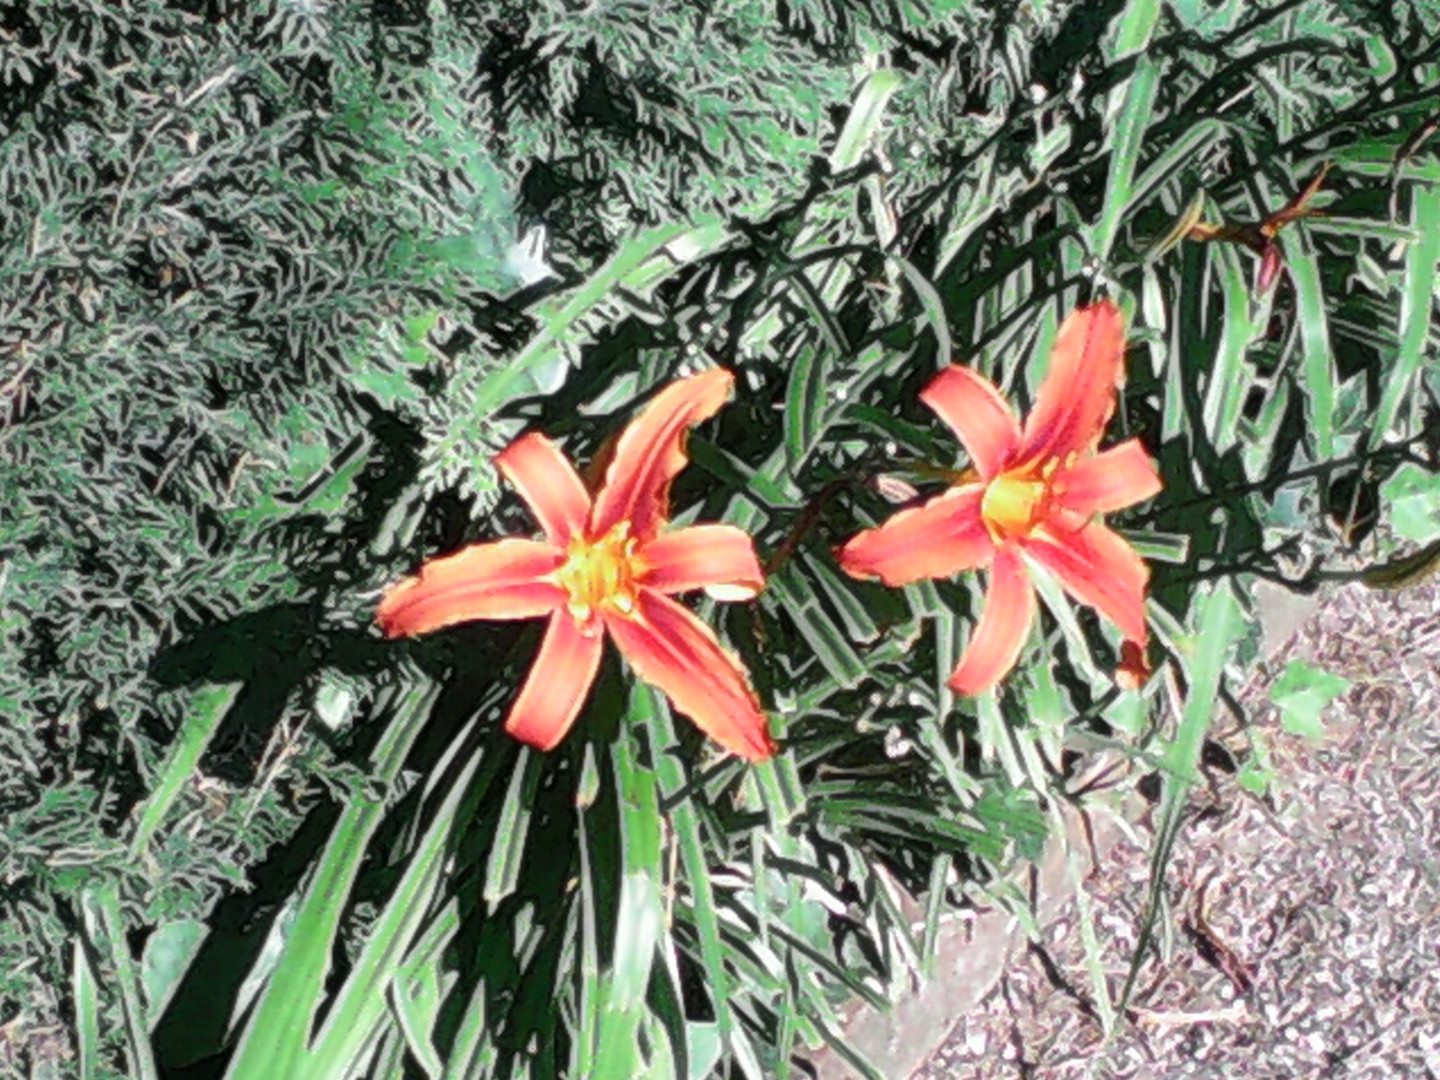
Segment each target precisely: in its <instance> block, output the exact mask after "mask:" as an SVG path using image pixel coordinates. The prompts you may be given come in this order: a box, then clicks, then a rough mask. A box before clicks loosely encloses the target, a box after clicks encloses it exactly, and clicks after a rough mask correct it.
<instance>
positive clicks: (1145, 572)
mask: <svg viewBox="0 0 1440 1080" xmlns="http://www.w3.org/2000/svg"><path fill="white" fill-rule="evenodd" d="M1020 543H1021V544H1022V545H1023V546H1024V548H1025V551H1026V552H1027V553H1028V554H1029V555H1030V556H1031V557H1032V558H1034V559H1035V561H1036V562H1039V563H1040V564H1041V565H1043V566H1045V567H1048V568H1049V569H1050V571H1051V572H1052V573H1054V574H1055V576H1056V577H1058V578H1059V579H1060V584H1062V585H1064V586H1065V589H1066V591H1067V592H1069V593H1070V595H1071V596H1073V597H1075V599H1077V600H1079V601H1080V602H1081V603H1082V604H1086V605H1088V606H1090V607H1092V608H1094V609H1095V610H1096V611H1098V612H1100V614H1102V615H1104V616H1105V617H1106V618H1107V619H1109V620H1110V621H1111V622H1113V623H1114V624H1115V625H1116V626H1118V627H1119V628H1120V633H1121V634H1123V635H1124V636H1125V637H1127V638H1129V639H1131V640H1132V641H1135V642H1136V643H1138V644H1140V645H1144V644H1145V641H1146V638H1147V635H1146V626H1145V583H1146V582H1147V581H1148V580H1149V578H1150V571H1149V569H1148V568H1147V567H1146V565H1145V560H1144V559H1142V558H1140V555H1139V553H1138V552H1136V550H1135V549H1134V548H1132V547H1131V546H1130V545H1129V544H1127V543H1126V542H1125V540H1124V539H1123V538H1122V537H1121V536H1120V535H1119V534H1118V533H1115V532H1112V531H1111V530H1110V529H1108V528H1106V527H1105V526H1104V525H1102V524H1101V523H1100V522H1098V521H1086V519H1085V518H1083V517H1081V516H1080V515H1078V514H1072V513H1070V512H1068V511H1064V510H1061V511H1056V512H1055V513H1054V514H1053V515H1052V517H1051V520H1050V522H1048V523H1047V526H1046V528H1045V531H1043V532H1039V531H1037V532H1035V533H1032V534H1031V535H1030V536H1028V537H1026V538H1025V539H1024V540H1022V541H1020Z"/></svg>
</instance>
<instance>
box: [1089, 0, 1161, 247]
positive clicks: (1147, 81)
mask: <svg viewBox="0 0 1440 1080" xmlns="http://www.w3.org/2000/svg"><path fill="white" fill-rule="evenodd" d="M1140 2H1141V3H1146V2H1153V0H1140ZM1136 6H1137V5H1136V4H1131V5H1130V9H1127V13H1126V14H1127V16H1128V14H1129V11H1130V10H1131V9H1134V8H1136ZM1122 17H1123V16H1122ZM1138 21H1139V20H1138V17H1137V25H1138ZM1130 36H1131V37H1133V36H1134V35H1133V34H1132V35H1130ZM1159 82H1160V68H1159V65H1158V64H1156V63H1155V61H1153V60H1151V59H1150V58H1148V57H1141V59H1140V60H1138V61H1136V64H1135V70H1134V73H1133V74H1131V76H1130V78H1129V79H1127V80H1126V82H1125V85H1124V90H1123V91H1120V93H1121V94H1122V96H1121V100H1120V108H1119V110H1118V111H1117V112H1116V114H1115V121H1114V123H1113V124H1112V125H1110V131H1109V133H1108V135H1109V139H1108V143H1109V145H1110V146H1112V147H1113V149H1112V150H1111V153H1110V171H1109V175H1108V176H1107V177H1106V180H1105V202H1104V204H1103V206H1102V207H1101V210H1100V218H1099V220H1098V221H1097V222H1096V224H1095V227H1094V228H1093V229H1092V230H1091V231H1090V250H1091V252H1092V253H1093V254H1094V255H1095V257H1096V258H1098V259H1100V260H1101V261H1102V262H1104V261H1106V260H1108V259H1109V257H1110V249H1111V248H1112V247H1113V246H1114V244H1115V238H1116V236H1117V235H1119V232H1120V222H1121V221H1122V220H1123V218H1124V216H1125V211H1126V209H1127V208H1128V207H1129V205H1130V203H1131V200H1132V199H1133V197H1134V193H1135V188H1134V178H1135V167H1136V165H1137V164H1138V162H1139V160H1140V151H1141V148H1142V147H1143V146H1144V144H1145V131H1146V129H1147V128H1148V127H1149V125H1150V118H1151V116H1152V115H1153V114H1154V109H1155V91H1156V89H1157V87H1158V86H1159Z"/></svg>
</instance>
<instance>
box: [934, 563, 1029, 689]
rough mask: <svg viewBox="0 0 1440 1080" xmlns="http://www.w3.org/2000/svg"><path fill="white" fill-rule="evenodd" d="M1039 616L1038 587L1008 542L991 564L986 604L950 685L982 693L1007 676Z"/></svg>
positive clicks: (952, 673) (951, 675)
mask: <svg viewBox="0 0 1440 1080" xmlns="http://www.w3.org/2000/svg"><path fill="white" fill-rule="evenodd" d="M1034 617H1035V589H1034V587H1033V586H1032V585H1031V584H1030V579H1029V577H1027V576H1026V573H1025V564H1024V562H1023V560H1022V559H1021V558H1020V555H1019V553H1018V552H1017V551H1016V550H1015V549H1014V548H1013V547H1011V546H1009V545H1006V546H1004V547H1002V548H1000V549H999V550H998V551H997V552H995V559H994V561H993V562H992V563H991V564H990V584H989V587H988V588H987V589H986V591H985V608H984V610H983V611H982V612H981V613H980V621H979V622H978V623H977V624H976V626H975V633H974V634H973V635H971V637H970V642H969V644H968V645H966V647H965V652H964V655H962V656H961V657H960V662H959V663H958V664H956V665H955V670H954V671H953V672H951V673H950V679H949V685H950V689H952V690H954V691H955V692H956V693H957V694H966V695H968V694H978V693H980V692H981V691H983V690H988V689H990V687H992V686H994V685H995V684H996V683H998V682H999V681H1000V680H1001V679H1003V678H1004V677H1005V676H1006V675H1007V674H1008V673H1009V671H1010V669H1011V668H1013V667H1014V666H1015V662H1016V661H1017V660H1019V659H1020V650H1021V649H1023V648H1024V647H1025V638H1026V637H1027V636H1028V635H1029V633H1030V623H1031V621H1032V620H1033V619H1034Z"/></svg>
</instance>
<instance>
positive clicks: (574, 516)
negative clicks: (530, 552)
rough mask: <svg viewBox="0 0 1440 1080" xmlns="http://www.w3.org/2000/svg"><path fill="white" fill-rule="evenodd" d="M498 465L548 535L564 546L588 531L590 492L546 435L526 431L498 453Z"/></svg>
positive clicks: (558, 545)
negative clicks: (586, 527) (586, 528)
mask: <svg viewBox="0 0 1440 1080" xmlns="http://www.w3.org/2000/svg"><path fill="white" fill-rule="evenodd" d="M495 467H496V468H497V469H499V470H500V472H501V475H503V476H504V477H505V479H507V480H509V481H510V483H512V484H514V485H515V489H516V490H517V491H518V492H520V497H521V498H522V499H524V500H525V502H526V504H527V505H528V506H529V507H530V512H531V513H533V514H534V515H535V520H536V521H538V522H539V523H540V527H541V528H542V529H544V530H545V536H546V538H547V539H548V540H549V541H550V542H551V543H552V544H554V545H555V546H556V547H562V548H563V547H565V546H566V545H567V544H568V543H569V542H570V538H571V537H572V536H575V535H578V534H581V533H583V532H584V531H585V519H586V518H587V517H589V516H590V493H589V492H587V491H586V490H585V485H584V484H583V483H581V482H580V477H579V476H578V475H577V474H576V472H575V469H574V467H572V466H571V464H570V462H568V461H567V460H565V455H564V454H562V453H560V450H559V448H558V447H556V445H555V444H554V443H553V442H551V441H550V440H549V439H547V438H546V437H545V436H544V435H540V434H538V433H536V432H533V431H532V432H527V433H526V434H524V435H521V436H520V438H518V439H516V440H515V441H514V442H512V443H511V444H510V445H509V446H507V447H506V448H505V449H504V450H502V451H500V453H499V454H498V455H496V457H495Z"/></svg>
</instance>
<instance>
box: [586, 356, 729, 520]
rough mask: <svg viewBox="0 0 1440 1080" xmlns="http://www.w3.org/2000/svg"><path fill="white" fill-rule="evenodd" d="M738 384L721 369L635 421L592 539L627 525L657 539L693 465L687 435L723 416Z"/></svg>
mask: <svg viewBox="0 0 1440 1080" xmlns="http://www.w3.org/2000/svg"><path fill="white" fill-rule="evenodd" d="M734 381H735V376H734V375H732V374H731V373H730V372H728V371H725V370H724V369H722V368H715V369H712V370H710V371H705V372H701V373H700V374H699V375H691V376H689V377H688V378H684V379H676V380H675V381H674V382H672V383H670V385H669V386H667V387H665V389H664V390H661V391H660V393H658V394H657V395H655V397H654V399H652V400H651V402H650V403H649V404H648V405H646V406H645V408H644V409H642V410H641V411H640V413H639V415H638V416H636V417H635V419H633V420H632V421H630V424H629V426H628V427H626V428H625V430H624V432H622V433H621V435H620V439H619V441H618V442H617V443H616V444H615V454H614V457H613V458H612V459H611V461H610V466H609V468H608V469H606V471H605V482H604V484H603V486H602V487H601V490H600V493H599V494H598V495H597V496H596V497H595V509H594V511H593V513H592V515H591V519H590V535H592V536H603V535H605V534H606V533H607V532H609V531H610V530H611V529H613V528H614V527H615V526H616V525H618V524H619V523H620V522H622V521H628V522H630V523H631V528H630V535H632V536H635V537H638V538H641V539H649V538H650V537H652V536H654V535H655V533H656V532H657V531H658V529H659V527H660V524H661V523H662V522H663V521H664V520H665V519H666V518H667V517H668V516H669V513H670V510H669V500H670V482H671V481H672V480H673V479H674V478H675V474H676V473H678V472H679V471H680V470H681V469H683V468H684V467H685V463H686V462H687V461H688V460H689V459H688V458H687V457H686V456H685V450H684V445H685V435H686V432H687V431H688V429H689V428H691V427H693V426H694V425H695V424H698V423H699V422H700V421H702V420H706V419H709V418H710V417H711V416H714V415H715V413H716V412H718V411H719V409H720V406H722V405H724V404H725V399H726V398H727V397H728V396H729V394H730V387H731V385H732V384H733V383H734Z"/></svg>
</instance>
